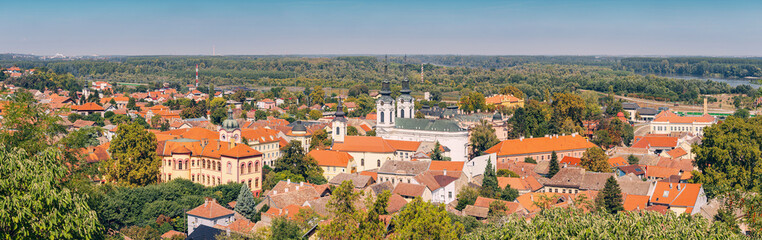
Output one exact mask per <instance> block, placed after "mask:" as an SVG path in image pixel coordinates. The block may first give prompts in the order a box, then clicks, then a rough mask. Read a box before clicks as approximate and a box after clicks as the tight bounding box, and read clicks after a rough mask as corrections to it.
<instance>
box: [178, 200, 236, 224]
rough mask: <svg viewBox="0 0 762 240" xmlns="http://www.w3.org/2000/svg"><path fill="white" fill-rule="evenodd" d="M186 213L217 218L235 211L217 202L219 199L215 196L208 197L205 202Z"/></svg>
mask: <svg viewBox="0 0 762 240" xmlns="http://www.w3.org/2000/svg"><path fill="white" fill-rule="evenodd" d="M186 213H187V214H189V215H193V216H197V217H201V218H206V219H215V218H219V217H223V216H228V215H233V214H234V213H235V212H234V211H233V210H230V209H227V208H225V207H223V206H222V205H220V204H219V203H217V200H215V199H214V198H207V199H206V200H205V201H204V203H203V204H201V205H199V206H198V207H196V208H194V209H192V210H190V211H188V212H186Z"/></svg>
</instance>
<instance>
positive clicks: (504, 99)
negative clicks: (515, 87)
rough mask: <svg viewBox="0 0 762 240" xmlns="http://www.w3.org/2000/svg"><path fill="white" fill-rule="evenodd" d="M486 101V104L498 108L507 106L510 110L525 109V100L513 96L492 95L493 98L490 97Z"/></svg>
mask: <svg viewBox="0 0 762 240" xmlns="http://www.w3.org/2000/svg"><path fill="white" fill-rule="evenodd" d="M484 100H485V103H486V104H491V105H495V106H496V107H497V106H498V105H502V106H506V107H509V108H513V107H524V99H521V98H517V97H514V96H513V95H502V94H498V95H492V96H491V97H488V98H486V99H484Z"/></svg>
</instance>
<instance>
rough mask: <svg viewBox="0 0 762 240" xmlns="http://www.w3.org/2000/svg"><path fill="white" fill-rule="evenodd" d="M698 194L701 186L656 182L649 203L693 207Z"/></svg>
mask: <svg viewBox="0 0 762 240" xmlns="http://www.w3.org/2000/svg"><path fill="white" fill-rule="evenodd" d="M700 192H701V184H694V183H669V182H657V183H656V187H654V190H653V195H652V196H651V198H650V201H651V202H652V203H657V204H663V205H669V206H681V207H693V206H694V205H696V200H697V199H698V197H699V193H700Z"/></svg>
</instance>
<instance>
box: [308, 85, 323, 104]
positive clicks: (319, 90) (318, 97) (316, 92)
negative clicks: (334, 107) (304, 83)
mask: <svg viewBox="0 0 762 240" xmlns="http://www.w3.org/2000/svg"><path fill="white" fill-rule="evenodd" d="M309 96H310V100H311V103H310V104H313V105H314V104H317V105H321V106H322V105H323V104H324V103H325V91H323V87H321V86H320V85H317V86H315V88H313V90H312V92H311V93H310V95H309Z"/></svg>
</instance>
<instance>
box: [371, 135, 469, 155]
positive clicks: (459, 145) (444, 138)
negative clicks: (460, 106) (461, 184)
mask: <svg viewBox="0 0 762 240" xmlns="http://www.w3.org/2000/svg"><path fill="white" fill-rule="evenodd" d="M377 134H378V136H380V137H382V138H384V139H389V140H404V141H418V142H437V141H439V144H441V145H442V146H445V147H447V148H449V149H450V157H451V158H452V161H466V160H468V131H462V132H435V131H423V130H409V129H397V128H389V127H387V128H377Z"/></svg>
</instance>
